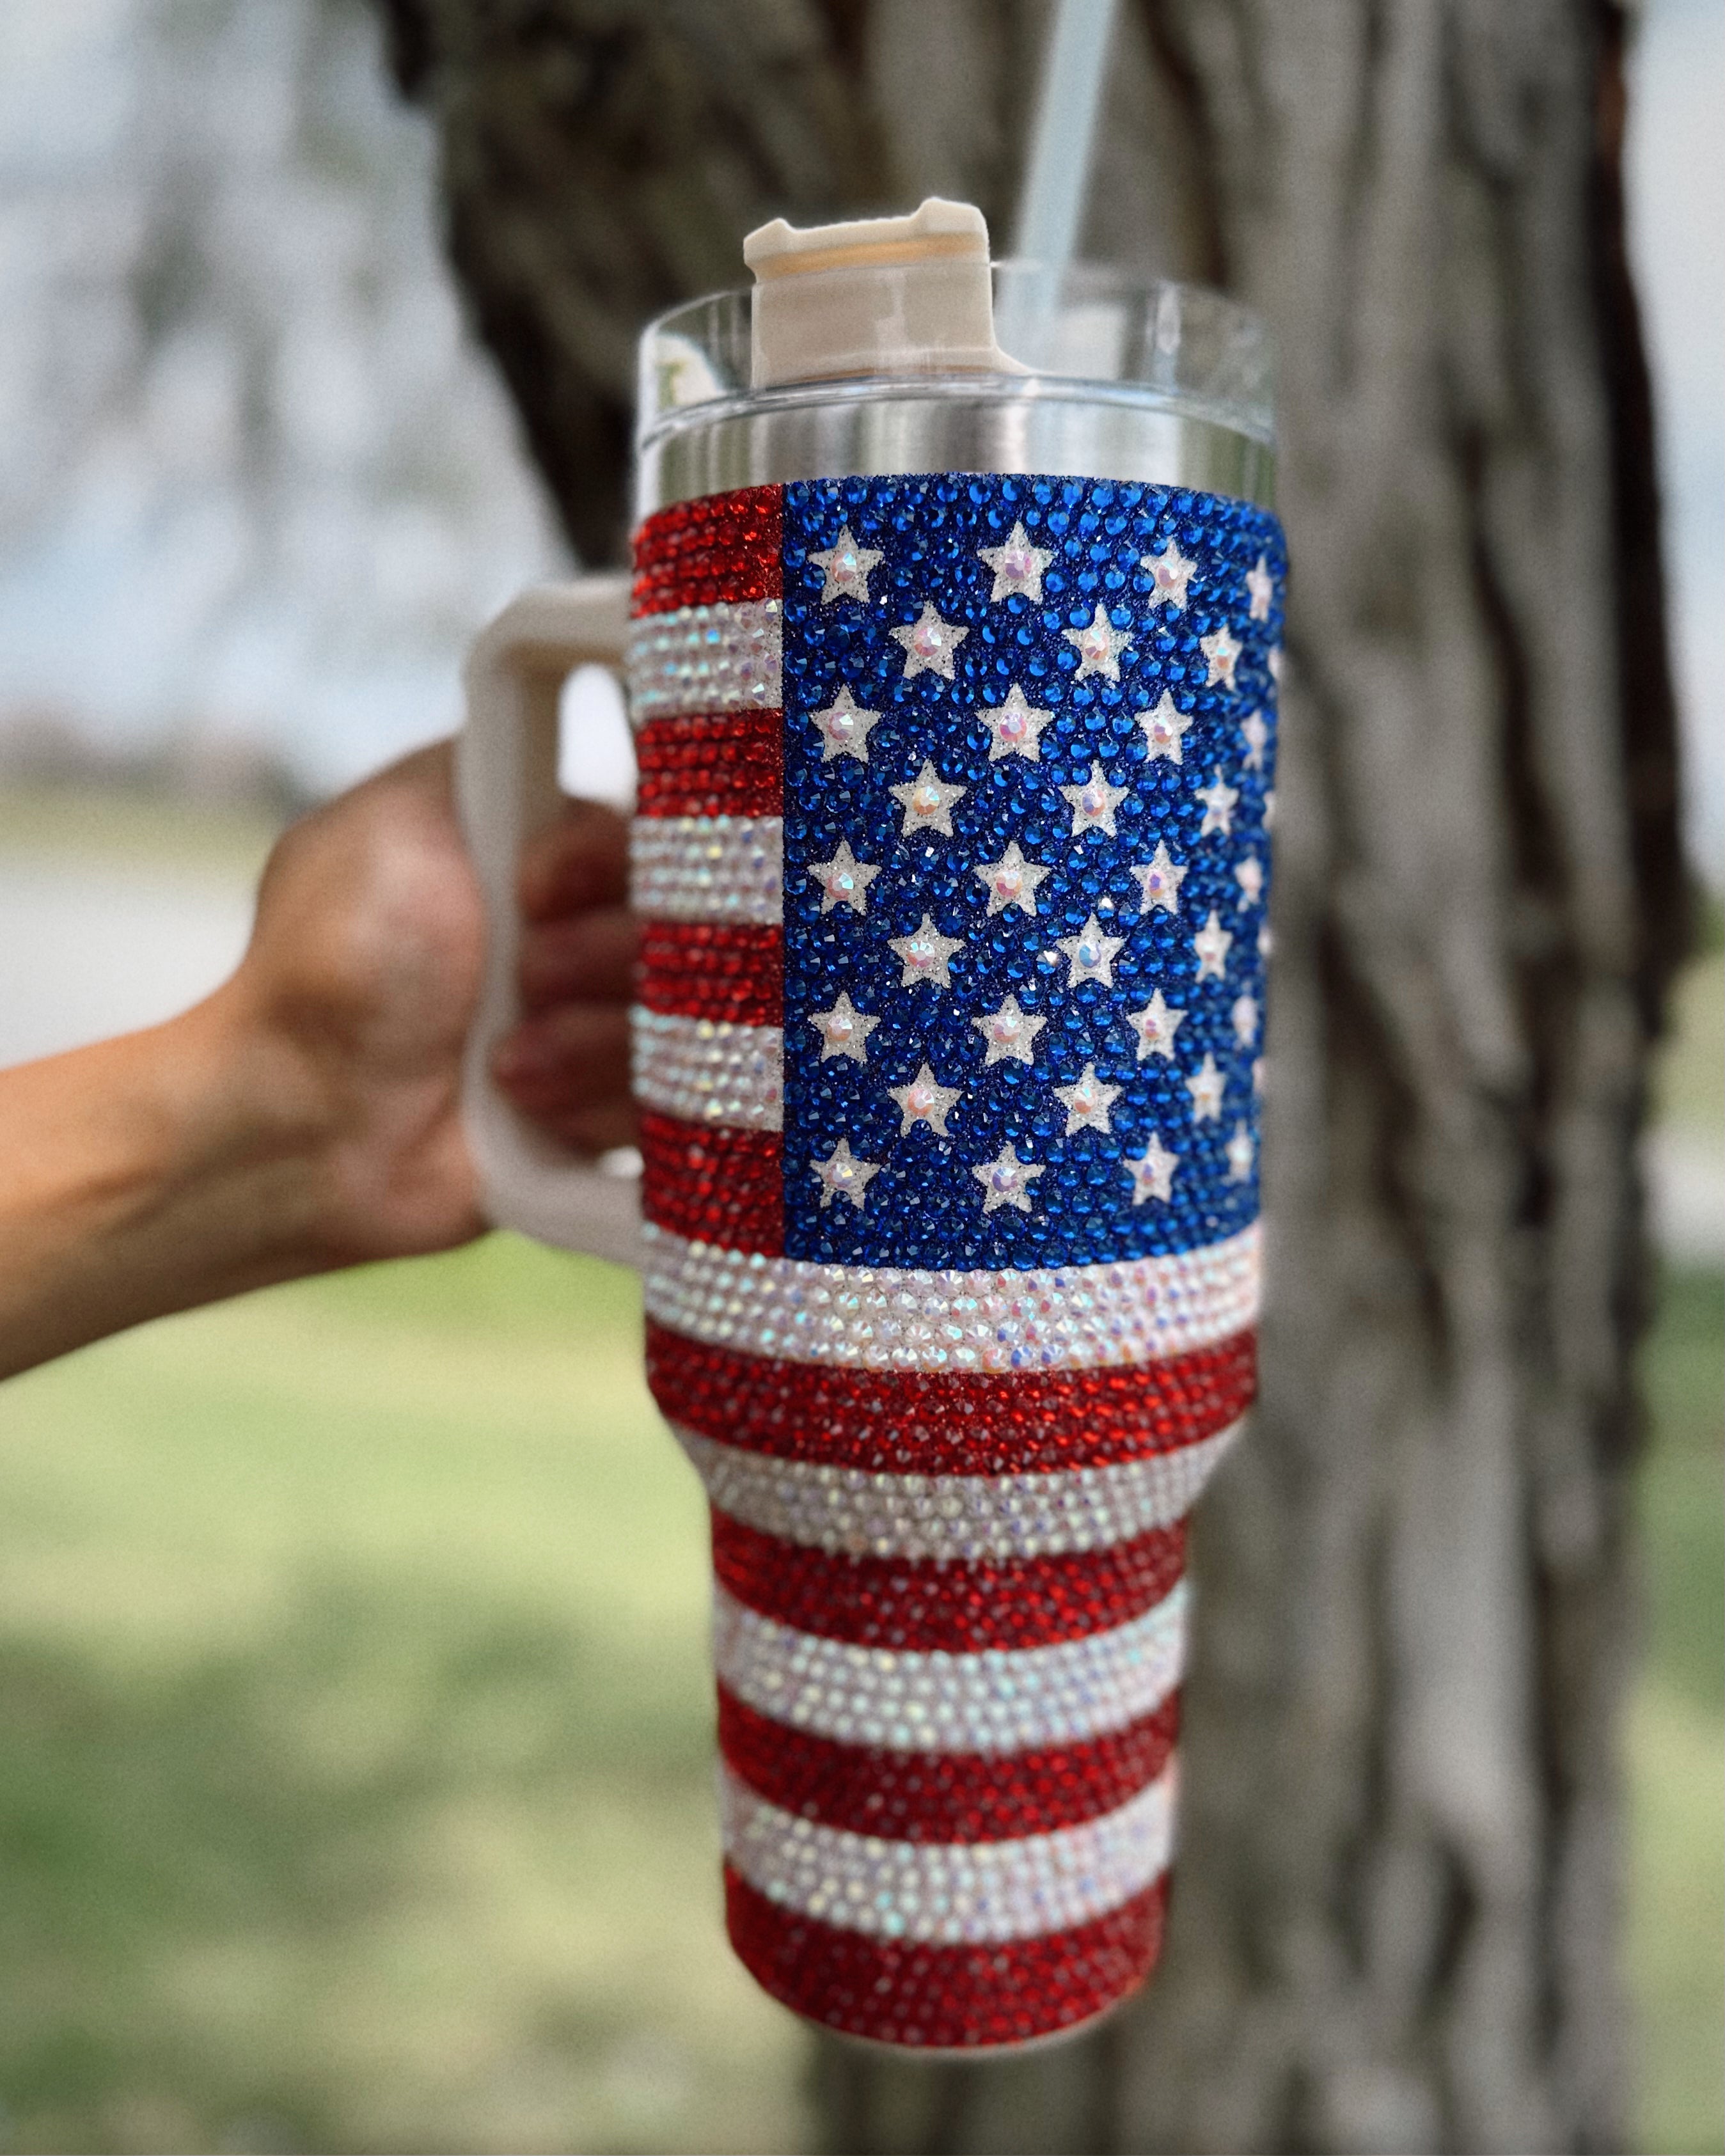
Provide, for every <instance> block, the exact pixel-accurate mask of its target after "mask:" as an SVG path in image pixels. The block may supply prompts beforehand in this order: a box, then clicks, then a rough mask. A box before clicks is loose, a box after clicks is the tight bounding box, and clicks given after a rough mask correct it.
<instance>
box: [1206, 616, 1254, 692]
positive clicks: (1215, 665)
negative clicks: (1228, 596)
mask: <svg viewBox="0 0 1725 2156" xmlns="http://www.w3.org/2000/svg"><path fill="white" fill-rule="evenodd" d="M1198 648H1199V650H1200V651H1201V652H1202V653H1203V654H1204V657H1205V658H1206V659H1207V660H1209V673H1208V675H1205V677H1204V687H1205V688H1206V689H1214V687H1215V685H1216V684H1217V682H1220V683H1221V684H1222V685H1223V686H1224V688H1227V689H1231V688H1232V687H1233V686H1234V670H1235V666H1236V665H1238V664H1239V662H1240V653H1241V651H1242V650H1244V649H1245V646H1244V645H1243V644H1241V643H1240V639H1239V638H1238V637H1236V636H1230V634H1228V624H1226V623H1225V622H1224V623H1223V624H1222V626H1221V628H1219V629H1218V630H1217V631H1216V633H1215V634H1214V636H1200V637H1199V639H1198Z"/></svg>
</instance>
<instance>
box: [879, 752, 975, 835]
mask: <svg viewBox="0 0 1725 2156" xmlns="http://www.w3.org/2000/svg"><path fill="white" fill-rule="evenodd" d="M886 790H887V792H888V793H890V794H891V796H892V798H893V799H894V800H895V801H896V802H898V803H900V804H901V807H902V808H903V809H904V812H905V820H904V824H903V827H902V835H903V836H904V837H905V838H906V839H908V838H911V837H912V836H913V835H914V834H916V832H918V831H943V832H944V833H945V834H946V835H947V838H949V839H950V838H951V837H952V810H953V808H954V806H955V804H956V803H958V802H960V801H962V800H963V798H964V797H965V795H966V794H967V793H968V792H969V791H970V788H968V786H949V785H947V783H946V781H945V780H944V779H943V778H941V777H940V775H939V773H937V771H936V770H935V767H934V766H933V765H932V763H930V762H927V761H926V760H925V762H924V763H923V766H922V770H921V771H919V772H918V773H916V777H915V778H907V779H906V781H905V783H904V784H903V785H902V786H889V787H888V788H887V789H886Z"/></svg>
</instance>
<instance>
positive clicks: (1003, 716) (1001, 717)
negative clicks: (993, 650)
mask: <svg viewBox="0 0 1725 2156" xmlns="http://www.w3.org/2000/svg"><path fill="white" fill-rule="evenodd" d="M977 716H978V718H979V719H980V720H981V721H982V722H983V725H984V726H986V727H987V728H988V731H989V732H990V733H991V734H992V735H993V740H992V741H991V742H989V743H988V761H989V762H990V763H999V761H1000V759H1001V757H1004V756H1022V757H1027V758H1028V759H1029V762H1032V763H1040V762H1041V761H1042V729H1043V728H1044V727H1045V726H1046V725H1047V724H1048V722H1049V721H1050V719H1051V718H1052V717H1053V716H1054V713H1053V712H1052V711H1039V710H1038V709H1037V707H1036V706H1035V705H1034V704H1029V703H1026V702H1025V701H1024V690H1022V689H1021V688H1019V685H1018V684H1017V682H1016V681H1014V684H1013V685H1012V686H1011V688H1009V690H1007V692H1006V701H1005V702H1004V704H1002V705H1000V706H998V707H997V708H996V709H994V710H993V711H978V713H977Z"/></svg>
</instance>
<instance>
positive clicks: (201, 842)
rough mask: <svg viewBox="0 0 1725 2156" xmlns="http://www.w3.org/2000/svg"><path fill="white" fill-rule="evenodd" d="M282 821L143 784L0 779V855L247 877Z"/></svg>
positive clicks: (242, 806) (254, 809)
mask: <svg viewBox="0 0 1725 2156" xmlns="http://www.w3.org/2000/svg"><path fill="white" fill-rule="evenodd" d="M286 820H287V819H286V816H285V814H277V813H275V812H273V811H271V810H270V809H269V808H264V807H259V806H255V805H252V804H249V803H240V802H236V803H232V804H224V803H215V802H209V801H201V800H198V799H194V798H182V797H181V796H178V795H175V794H172V793H157V792H153V791H151V790H149V789H147V788H143V787H136V788H129V787H118V786H115V787H92V786H84V785H39V786H19V785H0V854H4V855H18V854H36V855H43V854H46V855H50V856H51V857H52V858H53V859H54V860H59V861H65V860H89V861H91V862H95V863H100V865H102V866H103V867H104V868H108V869H112V868H124V867H141V868H148V869H152V870H160V869H168V870H172V873H173V874H174V875H177V876H182V877H183V876H187V875H191V876H193V877H198V876H206V875H208V876H220V877H222V878H223V880H226V881H227V882H228V883H230V884H231V883H232V882H233V880H234V878H235V877H236V876H238V877H239V878H241V879H242V880H244V881H245V882H247V883H250V882H252V881H254V880H255V879H256V877H257V875H258V874H259V870H261V869H262V868H263V865H264V860H265V858H266V857H267V856H268V854H269V851H270V847H271V846H272V845H273V844H275V839H276V838H277V837H278V836H279V835H280V831H281V829H282V827H283V824H285V822H286Z"/></svg>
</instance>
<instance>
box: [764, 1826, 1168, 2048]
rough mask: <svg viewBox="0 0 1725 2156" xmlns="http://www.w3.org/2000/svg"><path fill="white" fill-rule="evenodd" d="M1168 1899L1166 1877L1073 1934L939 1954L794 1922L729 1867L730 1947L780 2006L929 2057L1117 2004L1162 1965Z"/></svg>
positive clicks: (1045, 2028)
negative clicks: (913, 2048)
mask: <svg viewBox="0 0 1725 2156" xmlns="http://www.w3.org/2000/svg"><path fill="white" fill-rule="evenodd" d="M1167 1903H1168V1875H1167V1874H1166V1873H1165V1872H1164V1873H1163V1876H1162V1877H1161V1878H1160V1879H1158V1881H1156V1882H1155V1884H1154V1885H1153V1886H1148V1887H1147V1888H1146V1889H1145V1890H1144V1892H1142V1894H1138V1895H1135V1896H1134V1897H1132V1900H1131V1901H1130V1902H1124V1903H1122V1906H1121V1907H1119V1908H1117V1909H1112V1910H1111V1911H1110V1912H1109V1913H1108V1914H1107V1915H1106V1917H1096V1919H1095V1920H1094V1922H1091V1923H1088V1924H1081V1925H1078V1926H1076V1928H1074V1929H1072V1930H1070V1931H1065V1932H1049V1933H1045V1934H1044V1935H1043V1936H1042V1937H1041V1938H1032V1939H1014V1940H1010V1941H1008V1942H1006V1943H1001V1944H997V1943H992V1942H991V1943H988V1944H987V1945H979V1946H973V1947H972V1946H964V1947H954V1946H931V1945H927V1944H923V1943H908V1942H900V1941H888V1940H884V1939H875V1938H868V1937H866V1936H865V1934H864V1933H860V1932H843V1931H839V1929H838V1928H836V1927H835V1926H834V1925H831V1924H823V1923H821V1922H818V1921H817V1920H816V1919H815V1918H814V1917H803V1916H795V1915H793V1914H792V1913H791V1912H788V1911H787V1910H784V1909H781V1908H779V1907H777V1906H776V1905H775V1904H774V1903H773V1902H769V1901H768V1899H767V1897H766V1896H765V1895H764V1894H761V1893H758V1892H757V1891H756V1890H755V1888H753V1887H752V1886H750V1885H749V1884H748V1882H747V1880H745V1879H743V1878H742V1876H740V1875H739V1874H738V1873H737V1871H734V1870H733V1869H732V1867H731V1866H729V1865H728V1864H727V1865H726V1867H725V1921H726V1929H727V1930H728V1931H729V1932H730V1934H731V1943H732V1946H733V1947H734V1948H736V1949H737V1954H738V1956H739V1958H741V1959H742V1963H743V1964H744V1966H745V1967H746V1968H747V1969H749V1970H750V1971H751V1972H752V1974H753V1975H754V1976H755V1978H756V1979H757V1982H759V1983H760V1984H762V1985H763V1986H764V1987H765V1989H767V1990H768V1991H770V1992H771V1993H772V1994H773V1997H774V1998H775V1999H782V2000H783V2003H784V2004H785V2005H787V2006H788V2007H791V2008H792V2009H793V2010H795V2011H796V2012H797V2013H798V2014H803V2015H807V2016H808V2017H809V2019H810V2020H814V2021H821V2022H824V2023H825V2024H826V2025H827V2026H828V2027H829V2028H830V2029H841V2030H845V2031H846V2032H848V2033H849V2034H850V2035H853V2036H872V2037H873V2038H875V2040H876V2041H877V2042H880V2043H885V2044H904V2045H910V2046H916V2047H917V2048H919V2049H927V2050H932V2051H961V2050H962V2051H970V2050H980V2049H983V2048H984V2047H985V2046H993V2045H997V2044H1022V2043H1027V2042H1029V2040H1030V2039H1031V2038H1032V2037H1035V2036H1047V2035H1053V2034H1054V2033H1055V2031H1056V2030H1060V2029H1070V2028H1074V2027H1076V2025H1077V2024H1078V2023H1080V2022H1081V2021H1087V2020H1090V2019H1091V2016H1092V2015H1096V2014H1100V2013H1101V2011H1102V2010H1103V2009H1104V2008H1105V2007H1107V2006H1111V2005H1114V2004H1115V2002H1116V2001H1117V2000H1118V1999H1123V1998H1125V1997H1126V1996H1127V1994H1128V1993H1129V1992H1131V1991H1133V1990H1136V1989H1137V1986H1138V1985H1139V1984H1142V1982H1143V1980H1144V1979H1145V1978H1146V1977H1147V1975H1148V1974H1149V1973H1150V1971H1151V1970H1152V1969H1153V1968H1154V1967H1155V1965H1156V1962H1157V1958H1158V1955H1159V1954H1160V1953H1161V1951H1162V1933H1163V1918H1164V1915H1165V1912H1166V1908H1167Z"/></svg>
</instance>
